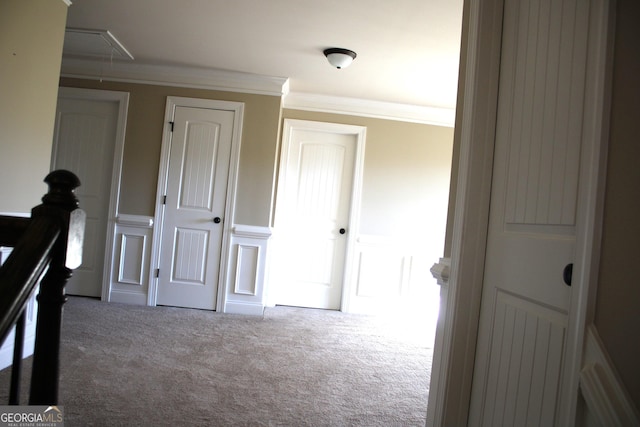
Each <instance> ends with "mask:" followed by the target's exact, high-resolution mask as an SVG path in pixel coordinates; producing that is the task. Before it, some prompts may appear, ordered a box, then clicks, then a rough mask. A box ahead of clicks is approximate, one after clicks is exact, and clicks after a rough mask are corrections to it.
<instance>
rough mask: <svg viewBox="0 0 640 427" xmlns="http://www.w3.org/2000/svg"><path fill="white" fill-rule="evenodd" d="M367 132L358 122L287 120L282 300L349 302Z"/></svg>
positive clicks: (322, 304)
mask: <svg viewBox="0 0 640 427" xmlns="http://www.w3.org/2000/svg"><path fill="white" fill-rule="evenodd" d="M364 135H365V129H364V128H362V127H357V126H349V125H339V124H333V123H322V122H311V121H302V120H285V122H284V131H283V138H282V154H281V158H280V171H279V175H278V176H279V179H278V184H279V185H278V195H277V201H276V230H277V240H278V246H277V257H278V261H277V262H278V265H279V266H281V270H280V274H279V275H278V279H277V282H276V283H277V284H278V285H277V286H278V289H277V299H276V304H280V305H291V306H298V307H309V308H322V309H330V310H340V309H342V308H344V307H345V304H344V301H343V294H344V292H345V285H346V286H348V283H347V282H346V280H345V279H346V277H347V276H346V269H347V266H348V264H347V259H348V258H349V249H350V246H352V245H353V239H352V238H351V237H350V236H351V235H352V230H357V215H354V213H355V212H356V210H357V208H356V207H355V206H356V204H357V203H358V198H357V197H358V196H357V195H358V194H359V191H357V189H359V187H360V182H361V167H359V164H361V163H362V161H361V157H362V154H361V153H362V152H363V148H364V147H363V146H364ZM359 158H360V159H359Z"/></svg>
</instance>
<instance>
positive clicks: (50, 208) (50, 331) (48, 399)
mask: <svg viewBox="0 0 640 427" xmlns="http://www.w3.org/2000/svg"><path fill="white" fill-rule="evenodd" d="M44 181H45V182H46V183H47V184H48V185H49V192H48V193H47V194H45V195H44V197H43V198H42V204H41V205H39V206H36V207H35V208H33V210H32V212H31V216H32V218H36V217H47V218H49V219H51V220H52V224H53V226H56V225H57V224H59V226H60V235H59V236H58V239H57V240H56V242H55V243H54V246H53V248H52V251H51V262H50V264H49V268H48V270H47V272H46V273H45V275H44V277H43V279H42V281H41V282H40V293H39V295H38V319H37V327H36V343H35V348H34V352H33V368H32V374H31V375H32V376H31V392H30V399H29V404H30V405H55V404H57V403H58V379H59V369H60V328H61V326H62V306H63V305H64V303H65V302H66V300H67V298H66V296H65V289H64V288H65V285H66V283H67V280H69V278H70V277H71V273H72V269H75V268H77V267H79V266H80V263H81V262H82V242H83V240H84V223H85V218H86V215H85V213H84V211H82V210H81V209H78V199H77V197H76V195H75V193H74V190H75V188H77V187H78V186H79V185H80V180H79V179H78V177H77V176H75V175H74V174H73V173H71V172H69V171H65V170H59V171H54V172H51V173H50V174H49V175H47V177H46V178H45V179H44Z"/></svg>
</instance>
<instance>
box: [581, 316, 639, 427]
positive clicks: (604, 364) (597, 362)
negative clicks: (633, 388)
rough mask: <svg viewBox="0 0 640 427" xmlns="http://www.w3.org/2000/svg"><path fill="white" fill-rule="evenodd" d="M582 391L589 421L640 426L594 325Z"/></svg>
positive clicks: (588, 339) (589, 335)
mask: <svg viewBox="0 0 640 427" xmlns="http://www.w3.org/2000/svg"><path fill="white" fill-rule="evenodd" d="M580 391H581V393H582V396H583V398H584V401H585V403H586V408H585V411H587V412H588V414H586V415H587V417H588V418H589V419H594V420H597V422H598V423H599V424H600V425H603V426H621V427H622V426H640V416H639V415H638V410H637V408H636V407H635V405H634V403H633V401H632V400H631V398H630V397H629V395H628V393H627V391H626V389H625V387H624V385H623V384H622V382H621V381H620V379H619V376H618V374H617V372H616V370H615V368H614V366H613V364H612V363H611V359H610V358H609V355H608V353H607V351H606V349H605V347H604V345H603V343H602V341H601V340H600V336H599V335H598V331H597V329H596V328H595V326H594V325H590V326H589V327H588V328H587V333H586V337H585V352H584V361H583V367H582V371H581V372H580Z"/></svg>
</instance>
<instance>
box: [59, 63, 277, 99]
mask: <svg viewBox="0 0 640 427" xmlns="http://www.w3.org/2000/svg"><path fill="white" fill-rule="evenodd" d="M60 76H61V77H70V78H80V79H91V80H100V81H102V80H108V81H116V82H128V83H141V84H149V85H159V86H174V87H187V88H197V89H209V90H219V91H224V92H240V93H252V94H258V95H271V96H283V95H286V94H287V93H288V92H289V79H288V78H286V77H274V76H263V75H258V74H249V73H241V72H236V71H227V70H218V69H212V68H197V67H186V66H180V67H178V66H173V65H154V64H145V63H141V62H139V61H136V62H135V63H132V62H120V61H113V62H109V63H106V62H105V61H103V60H100V59H80V58H71V57H63V58H62V67H61V72H60Z"/></svg>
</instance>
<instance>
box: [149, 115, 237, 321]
mask: <svg viewBox="0 0 640 427" xmlns="http://www.w3.org/2000/svg"><path fill="white" fill-rule="evenodd" d="M233 129H234V112H233V111H226V110H216V109H206V108H192V107H182V106H177V107H175V110H174V116H173V132H172V135H171V144H170V153H169V166H168V174H167V181H166V182H167V184H166V193H165V194H166V201H165V204H164V219H163V226H162V240H161V249H160V258H159V264H158V266H159V274H158V282H157V283H158V291H157V292H158V294H157V304H159V305H170V306H179V307H190V308H201V309H207V310H215V308H216V298H217V289H218V282H219V273H220V255H221V248H222V239H223V227H224V225H223V224H224V221H225V218H224V214H225V208H226V197H227V184H228V178H229V161H230V156H231V147H232V135H233Z"/></svg>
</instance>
